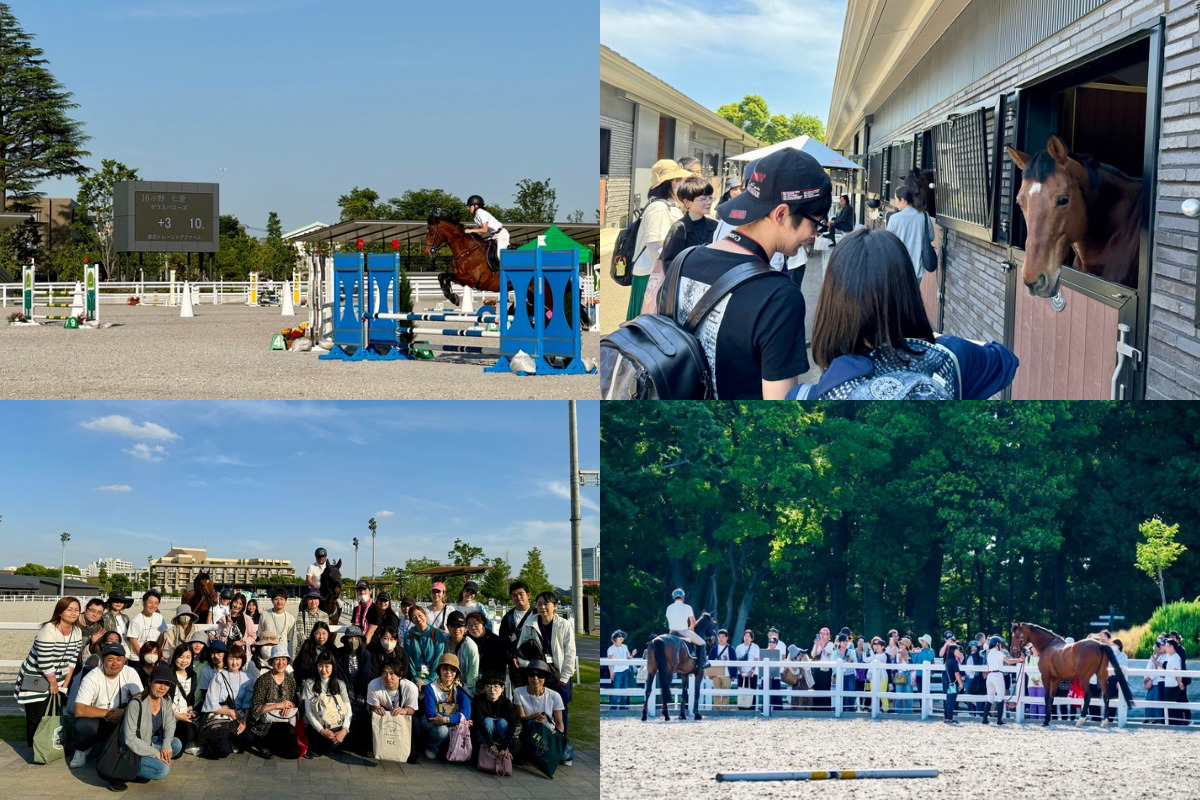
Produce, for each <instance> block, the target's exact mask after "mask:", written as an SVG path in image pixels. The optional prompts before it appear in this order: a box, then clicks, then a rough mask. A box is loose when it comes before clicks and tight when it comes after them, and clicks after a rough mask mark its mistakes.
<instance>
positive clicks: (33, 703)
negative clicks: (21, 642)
mask: <svg viewBox="0 0 1200 800" xmlns="http://www.w3.org/2000/svg"><path fill="white" fill-rule="evenodd" d="M79 614H80V605H79V600H78V599H77V598H74V597H64V598H62V599H61V600H59V601H58V602H57V603H55V605H54V613H52V614H51V615H50V620H49V621H48V622H46V623H45V624H44V625H42V627H41V630H39V631H38V633H37V636H36V637H34V640H33V647H31V648H30V649H29V655H27V656H25V660H24V661H22V662H21V667H20V669H18V670H17V703H18V704H19V705H21V706H24V708H25V743H26V744H28V745H29V746H30V747H33V734H34V733H35V732H36V731H37V727H38V723H39V722H41V721H42V717H44V716H45V715H46V706H47V705H48V704H49V703H50V701H51V700H52V699H54V698H57V702H59V703H65V702H66V699H67V687H69V686H70V685H71V678H72V676H74V674H75V661H76V659H77V658H78V656H79V646H80V644H81V643H82V642H83V634H82V632H81V631H80V630H79V627H78V626H77V625H76V624H75V623H76V622H78V621H79Z"/></svg>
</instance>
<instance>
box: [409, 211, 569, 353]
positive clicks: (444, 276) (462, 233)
mask: <svg viewBox="0 0 1200 800" xmlns="http://www.w3.org/2000/svg"><path fill="white" fill-rule="evenodd" d="M428 223H429V227H428V229H426V231H425V256H426V258H429V259H431V260H432V258H433V254H434V252H435V251H436V250H437V249H438V248H439V247H442V246H446V247H449V248H450V269H449V270H448V271H444V272H439V273H438V285H439V286H440V287H441V288H442V294H444V295H445V296H446V299H447V300H449V301H450V302H451V303H453V304H454V305H458V304H459V301H460V300H461V299H462V298H461V297H460V296H459V295H458V293H457V292H455V291H454V289H453V287H452V286H451V283H457V284H459V285H460V286H470V287H471V288H472V289H478V290H480V291H481V292H499V291H500V262H499V258H500V257H499V255H498V254H497V253H496V252H495V251H494V250H492V245H491V243H490V242H489V241H488V240H486V239H484V238H483V237H481V236H478V235H476V234H474V233H467V232H466V230H465V227H464V226H463V225H462V224H461V223H458V222H455V221H454V220H450V219H442V218H441V217H437V216H434V217H430V218H429V220H428ZM552 302H553V301H552V299H551V298H550V297H547V298H546V309H547V310H548V311H549V310H551V309H552V308H553V305H552ZM526 310H527V312H528V313H529V315H530V317H532V316H533V287H532V286H531V287H529V297H528V298H526ZM577 313H578V314H579V321H580V325H581V326H582V329H583V330H585V331H586V330H587V329H588V324H587V313H586V309H585V308H584V306H583V301H582V299H580V302H579V311H578V312H577Z"/></svg>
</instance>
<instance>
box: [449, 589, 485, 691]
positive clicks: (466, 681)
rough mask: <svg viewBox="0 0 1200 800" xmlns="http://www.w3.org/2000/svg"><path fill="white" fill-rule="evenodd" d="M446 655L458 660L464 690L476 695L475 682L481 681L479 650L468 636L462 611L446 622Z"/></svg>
mask: <svg viewBox="0 0 1200 800" xmlns="http://www.w3.org/2000/svg"><path fill="white" fill-rule="evenodd" d="M446 628H447V630H448V631H449V632H448V633H447V634H446V649H445V650H444V651H443V652H445V653H450V654H451V655H453V656H454V657H455V658H457V659H458V665H459V670H460V676H461V678H462V685H463V688H464V689H465V690H466V692H467V694H470V695H473V694H475V681H477V680H478V679H479V648H478V647H476V646H475V643H474V642H473V641H471V639H470V637H469V636H467V618H466V616H464V615H463V613H462V612H461V611H458V610H455V611H452V612H450V618H449V619H448V620H447V621H446Z"/></svg>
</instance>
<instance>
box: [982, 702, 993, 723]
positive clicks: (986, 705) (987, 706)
mask: <svg viewBox="0 0 1200 800" xmlns="http://www.w3.org/2000/svg"><path fill="white" fill-rule="evenodd" d="M991 708H992V704H991V703H984V704H983V724H984V725H987V724H988V713H989V712H990V711H991Z"/></svg>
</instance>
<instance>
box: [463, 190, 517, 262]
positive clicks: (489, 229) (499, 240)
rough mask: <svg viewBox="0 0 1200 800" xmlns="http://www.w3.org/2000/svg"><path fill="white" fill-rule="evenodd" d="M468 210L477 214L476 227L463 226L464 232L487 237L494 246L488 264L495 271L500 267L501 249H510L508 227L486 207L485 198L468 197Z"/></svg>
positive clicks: (489, 253) (489, 254) (490, 251)
mask: <svg viewBox="0 0 1200 800" xmlns="http://www.w3.org/2000/svg"><path fill="white" fill-rule="evenodd" d="M467 210H468V211H470V212H471V213H472V214H474V215H475V227H474V228H463V233H476V234H479V235H480V236H483V237H485V238H487V239H488V240H489V241H490V242H491V243H492V244H493V245H494V247H493V248H491V249H489V250H488V266H490V267H491V268H492V271H493V272H496V271H499V269H500V251H501V250H507V249H508V229H507V228H505V227H504V224H503V223H502V222H500V220H498V219H496V217H495V216H493V214H492V213H491V212H490V211H488V210H487V209H486V208H484V204H483V198H482V197H480V196H479V195H477V194H473V195H471V196H470V197H468V198H467Z"/></svg>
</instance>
